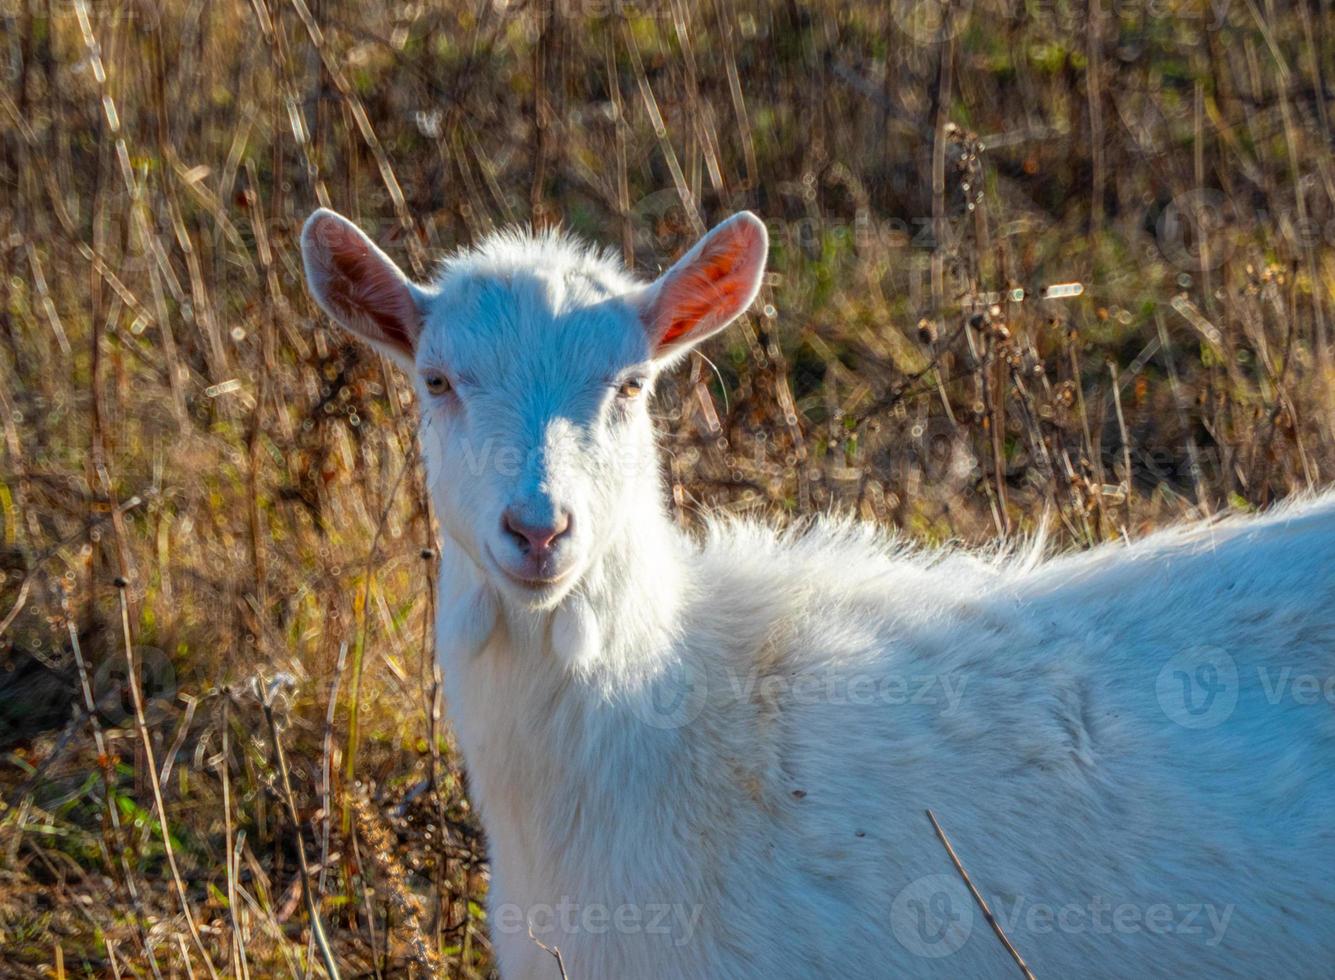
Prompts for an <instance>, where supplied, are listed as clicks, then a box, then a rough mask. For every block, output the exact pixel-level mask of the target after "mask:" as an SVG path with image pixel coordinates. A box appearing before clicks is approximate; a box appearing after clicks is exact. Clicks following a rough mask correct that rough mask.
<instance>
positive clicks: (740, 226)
mask: <svg viewBox="0 0 1335 980" xmlns="http://www.w3.org/2000/svg"><path fill="white" fill-rule="evenodd" d="M768 251H769V235H768V233H767V232H766V231H765V225H764V223H763V222H762V221H761V220H760V219H759V218H757V217H756V216H755V215H754V214H752V213H751V212H750V211H740V212H738V213H737V214H734V215H733V216H732V217H731V218H729V219H728V220H727V221H724V222H723V223H722V224H720V225H718V226H717V227H716V228H714V230H713V231H711V232H709V234H707V235H705V237H704V238H702V239H700V241H698V242H696V243H695V246H694V247H693V248H692V249H691V250H690V251H689V252H687V253H686V254H685V255H683V256H682V257H681V258H680V259H678V260H677V262H676V264H675V265H673V266H672V268H670V269H668V271H667V272H665V273H663V275H662V276H660V277H659V278H658V279H657V280H656V281H655V282H654V283H652V284H651V285H649V286H648V287H647V288H646V289H645V292H644V293H643V294H642V295H641V296H640V298H639V301H638V304H637V305H638V309H639V314H640V320H641V322H643V324H644V329H645V331H646V332H647V333H648V334H649V343H650V346H651V347H652V348H653V350H654V356H655V357H670V356H672V355H673V354H676V353H679V352H681V351H684V350H686V349H687V348H689V347H691V346H693V345H695V344H698V343H699V342H700V341H702V340H704V339H705V338H706V337H708V336H710V335H711V334H714V333H717V332H718V331H720V330H722V329H723V328H724V327H726V326H727V325H728V324H729V323H731V322H732V321H733V320H735V319H737V317H739V316H740V315H741V314H742V313H744V312H745V311H746V308H747V307H748V306H750V305H751V301H752V300H754V299H755V298H756V293H758V292H759V291H760V280H761V277H762V276H763V275H764V272H765V256H766V254H767V252H768Z"/></svg>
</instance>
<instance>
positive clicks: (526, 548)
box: [501, 509, 570, 554]
mask: <svg viewBox="0 0 1335 980" xmlns="http://www.w3.org/2000/svg"><path fill="white" fill-rule="evenodd" d="M501 524H502V526H503V527H504V528H505V531H506V533H507V534H509V535H510V536H511V537H512V538H514V539H515V541H517V542H518V543H519V548H520V550H521V551H523V552H524V553H525V554H542V553H543V552H545V551H548V550H549V549H550V548H551V546H552V545H553V544H554V543H555V542H556V540H557V539H558V538H560V537H561V536H562V535H563V534H566V533H568V532H569V531H570V515H569V514H567V513H566V512H565V511H558V512H557V514H556V515H555V518H554V519H553V520H552V522H550V523H547V522H543V523H540V524H530V523H528V522H526V521H525V520H524V519H523V518H521V517H520V516H519V514H518V513H516V512H515V511H514V510H512V509H511V510H506V512H505V514H504V516H503V517H502V518H501Z"/></svg>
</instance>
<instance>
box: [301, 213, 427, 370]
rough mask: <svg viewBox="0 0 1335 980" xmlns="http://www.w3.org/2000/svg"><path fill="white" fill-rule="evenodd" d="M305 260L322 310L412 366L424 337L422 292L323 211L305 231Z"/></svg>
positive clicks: (354, 230) (352, 229) (346, 224)
mask: <svg viewBox="0 0 1335 980" xmlns="http://www.w3.org/2000/svg"><path fill="white" fill-rule="evenodd" d="M301 260H302V263H303V264H304V265H305V266H306V286H307V288H308V289H310V292H311V295H312V296H313V297H314V298H315V301H316V302H317V303H319V304H320V308H321V309H323V310H324V311H325V312H326V313H328V314H329V315H330V316H331V317H333V318H334V320H335V321H336V322H337V323H338V324H339V325H340V326H342V327H343V328H344V329H346V330H348V331H349V332H350V333H353V334H355V335H356V336H358V337H360V338H361V339H362V340H365V341H366V342H367V343H369V344H371V345H372V346H374V347H376V348H377V349H379V350H382V351H384V352H385V353H386V354H389V355H390V356H391V357H393V358H394V359H395V360H396V361H398V362H399V363H400V364H401V365H404V366H411V365H412V363H413V352H414V350H415V349H416V347H417V338H418V336H419V335H420V334H421V332H422V307H423V295H422V292H421V290H419V289H418V288H417V287H416V286H414V285H413V284H412V283H410V282H409V281H408V279H407V277H406V276H404V274H403V273H402V272H400V271H399V267H398V266H396V265H395V264H394V262H393V260H392V259H390V258H389V256H387V255H386V254H385V253H384V252H382V251H380V249H378V248H376V246H375V243H374V242H372V241H371V239H369V238H367V237H366V235H365V234H364V233H363V232H362V230H361V229H360V228H358V227H357V226H356V225H354V224H353V223H352V222H351V221H349V220H348V219H347V218H344V217H343V216H342V215H340V214H336V213H334V212H333V211H329V210H327V209H325V208H320V209H319V210H318V211H316V212H315V213H314V214H312V215H311V216H310V217H309V218H307V219H306V226H305V227H304V228H303V229H302V230H301Z"/></svg>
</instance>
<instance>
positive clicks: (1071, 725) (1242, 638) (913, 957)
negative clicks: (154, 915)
mask: <svg viewBox="0 0 1335 980" xmlns="http://www.w3.org/2000/svg"><path fill="white" fill-rule="evenodd" d="M671 274H672V273H669V275H671ZM421 295H422V296H424V297H426V299H425V301H424V304H425V305H424V308H425V310H426V312H425V314H424V325H423V332H422V337H421V341H420V343H419V346H418V348H417V351H416V364H417V366H418V368H419V370H422V371H426V370H435V369H443V370H448V371H450V372H451V373H452V375H453V377H455V378H456V379H458V384H457V387H458V391H457V393H456V395H453V396H450V398H448V399H446V400H444V401H441V400H432V399H431V398H430V397H429V396H428V395H427V394H426V392H425V391H423V392H422V398H423V405H424V407H423V419H422V433H421V437H422V445H423V449H424V452H425V456H426V459H427V462H428V471H429V475H430V480H431V487H432V492H433V494H434V499H435V502H436V504H437V507H438V511H439V514H440V518H441V524H442V529H443V531H444V537H445V541H444V546H443V548H442V560H441V572H442V574H441V576H440V593H441V594H440V603H439V608H440V618H439V623H438V640H439V649H440V654H441V659H442V665H443V669H444V674H445V678H446V683H447V694H448V700H449V712H450V717H451V718H452V720H453V724H454V727H455V730H456V732H457V735H458V739H459V744H460V746H461V748H462V751H463V755H464V759H465V761H466V764H467V767H468V772H469V776H470V785H471V792H472V796H473V798H474V800H475V801H476V803H477V805H478V807H479V810H480V813H481V816H482V820H483V822H484V825H485V827H486V830H487V834H488V837H489V841H490V851H491V860H492V880H491V890H490V896H489V901H488V904H489V908H490V925H491V938H492V942H493V944H494V946H495V948H496V952H497V955H498V958H499V962H500V967H501V973H502V976H503V977H504V978H505V980H527V978H554V977H557V976H558V971H557V966H556V962H555V960H554V959H553V958H552V956H551V955H550V954H549V953H547V952H546V951H544V950H543V949H541V948H539V947H538V945H537V944H535V943H534V942H533V941H532V940H531V939H530V938H529V928H530V927H532V928H533V929H534V932H535V934H536V935H537V937H538V938H539V939H541V940H542V941H543V942H544V943H546V944H547V945H549V946H554V947H557V948H559V949H560V951H561V953H562V956H563V959H564V961H565V964H566V967H567V970H568V972H569V975H570V976H571V977H572V978H578V980H640V978H643V980H672V978H682V980H685V978H698V980H731V978H757V980H760V978H765V980H768V978H781V977H794V978H808V977H825V976H828V977H841V978H859V977H868V978H870V977H898V976H939V977H949V978H960V977H966V978H972V977H1011V976H1016V975H1018V971H1017V969H1016V968H1015V966H1014V964H1013V963H1012V962H1011V960H1010V959H1009V957H1008V956H1007V954H1006V953H1005V951H1004V950H1003V948H1002V947H1001V945H1000V944H999V943H998V942H997V940H996V938H995V937H994V935H993V934H992V931H991V929H990V928H989V927H988V925H987V924H986V923H985V922H984V921H983V919H982V916H981V913H980V912H979V911H978V909H977V908H976V907H975V906H974V905H973V903H972V900H971V899H970V897H969V895H968V893H967V892H966V891H964V890H963V887H962V884H961V882H960V879H959V876H958V875H957V874H956V872H955V870H954V869H953V867H952V866H951V864H950V862H949V860H948V858H947V855H946V853H945V851H944V849H943V848H942V846H941V844H940V843H939V842H938V841H937V839H936V837H935V835H934V833H933V831H932V827H931V825H930V823H929V822H928V819H927V816H926V811H927V810H928V809H929V808H930V809H931V810H932V811H933V812H934V813H935V815H936V816H937V818H938V819H939V820H940V822H941V824H942V826H943V828H944V829H945V831H946V833H947V834H948V835H949V836H950V838H951V840H952V842H953V844H954V846H955V848H956V850H957V851H958V853H959V856H960V859H961V861H962V862H963V863H964V866H965V867H966V868H967V870H968V871H969V873H970V875H971V876H972V879H973V881H974V883H975V884H976V885H977V886H978V888H979V890H980V891H981V893H982V895H983V897H984V898H985V899H986V900H987V901H988V902H989V904H990V905H991V908H992V911H993V913H994V914H996V915H997V917H998V919H999V920H1000V921H1001V923H1002V925H1003V927H1005V928H1006V931H1007V933H1008V935H1009V936H1010V938H1011V939H1012V940H1013V941H1014V943H1015V945H1016V946H1017V947H1018V948H1019V950H1020V952H1021V953H1022V954H1023V956H1024V957H1025V959H1026V960H1027V962H1028V963H1029V965H1030V966H1031V968H1032V969H1033V970H1034V971H1035V973H1036V974H1037V975H1038V976H1039V977H1046V978H1066V977H1081V978H1089V977H1119V978H1120V977H1150V976H1162V977H1185V976H1202V977H1252V976H1258V975H1267V976H1277V977H1278V976H1283V977H1315V976H1320V975H1326V974H1328V972H1329V970H1330V969H1331V964H1332V963H1335V775H1333V774H1335V706H1332V703H1331V701H1330V698H1332V697H1335V683H1332V681H1331V679H1332V677H1335V575H1333V574H1332V572H1331V564H1330V560H1331V559H1330V556H1331V555H1332V554H1335V497H1332V496H1327V497H1324V498H1321V499H1317V500H1311V501H1307V502H1303V503H1299V504H1296V505H1291V506H1288V507H1286V508H1283V509H1280V510H1278V511H1275V512H1273V513H1270V514H1268V515H1265V516H1262V517H1259V518H1251V519H1236V520H1230V521H1226V522H1222V523H1215V524H1211V525H1202V526H1197V527H1190V528H1182V529H1175V530H1169V531H1165V532H1161V533H1158V534H1155V535H1153V536H1151V537H1149V538H1148V539H1146V540H1143V541H1140V542H1138V543H1136V544H1133V545H1131V546H1129V547H1127V546H1122V545H1110V546H1105V547H1102V548H1099V549H1096V550H1094V551H1091V552H1087V553H1084V554H1074V555H1067V556H1063V557H1059V558H1055V559H1052V560H1044V561H1040V560H1036V559H1035V558H1034V557H1033V556H1028V557H1026V556H1000V557H996V556H993V557H990V558H989V557H985V556H977V555H970V554H966V553H961V552H956V551H938V552H922V551H917V550H913V549H911V548H909V547H907V546H905V545H903V544H902V543H899V542H897V541H896V540H895V539H893V538H891V537H888V536H887V535H885V534H883V533H882V532H880V531H878V530H875V529H873V528H871V527H868V526H865V525H858V524H853V523H848V522H842V521H836V520H814V521H812V522H811V523H810V524H809V526H807V527H805V528H804V529H802V530H798V531H791V532H787V533H783V534H779V533H776V532H774V531H773V530H771V529H768V528H766V527H764V526H762V525H759V524H754V523H747V522H729V521H713V522H711V523H710V524H709V526H708V528H707V531H706V533H705V535H704V536H703V538H696V537H693V536H690V535H687V534H685V533H683V532H681V531H679V530H678V529H677V528H676V527H675V526H674V525H673V524H672V522H671V520H670V519H669V516H668V513H667V511H666V509H665V505H664V492H663V486H662V484H661V480H660V476H659V473H658V469H657V465H656V462H655V460H654V455H653V438H652V431H651V423H650V418H649V415H648V413H647V410H646V407H645V404H644V402H645V401H646V400H647V398H648V393H647V392H646V394H645V395H644V396H642V397H641V398H640V399H639V400H636V401H634V402H632V403H629V404H621V403H620V402H619V401H618V400H617V399H616V398H615V397H614V396H613V395H612V394H611V393H610V389H609V388H608V386H607V379H609V378H610V379H613V380H615V379H616V378H617V377H620V376H621V375H620V374H619V372H623V371H624V370H626V369H628V368H631V367H634V366H635V365H639V364H641V363H648V364H649V367H648V369H647V370H648V373H649V378H650V380H652V374H653V373H654V372H656V371H657V370H658V369H659V368H660V367H661V363H662V362H661V361H655V360H654V357H655V352H654V351H653V350H651V349H650V344H649V342H648V341H646V333H645V330H644V329H643V325H642V324H641V322H640V320H639V319H638V314H637V312H636V311H637V309H638V308H639V307H638V306H637V303H638V302H639V301H640V300H641V299H642V297H643V296H644V293H643V287H642V286H640V285H639V284H637V283H635V282H634V281H632V280H631V279H629V278H628V277H626V276H625V275H624V274H623V273H622V272H620V271H619V270H618V269H617V268H616V266H615V264H614V263H613V262H612V261H611V260H610V259H608V258H605V257H603V256H600V255H598V254H597V253H593V252H590V251H588V250H586V249H583V248H581V247H578V246H575V245H573V244H571V243H570V242H569V241H567V240H565V239H563V238H560V237H557V236H549V237H542V238H536V239H534V238H529V237H526V236H519V235H515V236H511V237H508V238H503V239H493V240H492V241H490V242H488V243H486V244H484V245H483V246H482V247H481V248H480V249H479V250H477V251H476V252H472V253H469V254H467V255H464V256H461V257H459V258H457V259H455V260H452V261H451V262H449V263H448V264H447V265H446V266H445V267H444V268H443V270H442V271H441V273H440V276H439V278H438V280H437V281H436V283H435V285H434V286H433V287H430V288H429V289H425V290H422V291H421ZM465 379H466V380H465ZM508 449H513V450H515V452H514V453H513V457H514V459H511V454H508V453H505V452H504V451H505V450H508ZM502 456H504V457H505V460H506V461H505V462H502V461H501V457H502ZM516 500H518V501H528V502H530V503H533V504H534V506H539V507H541V506H547V505H551V504H553V502H557V503H559V504H560V505H561V506H563V507H565V508H567V509H568V511H569V512H570V513H571V514H572V515H573V524H572V528H573V531H572V540H571V542H570V544H569V547H568V550H567V551H566V552H563V555H564V558H563V560H565V561H567V562H568V563H569V565H570V567H572V568H573V569H575V571H574V573H572V577H571V578H570V579H569V580H567V581H566V582H563V583H562V584H561V585H560V587H554V588H552V589H549V590H546V591H542V592H539V593H530V592H525V591H524V590H522V589H519V588H518V587H517V586H516V585H515V584H514V583H513V582H512V581H510V580H509V579H507V578H506V576H505V575H504V574H503V573H502V564H503V559H504V556H500V557H496V556H493V554H492V552H494V551H497V550H498V549H501V548H502V546H503V543H504V542H503V538H502V537H500V535H501V534H502V532H500V531H499V530H498V524H499V514H500V513H501V510H502V509H503V508H504V507H506V506H507V505H510V504H512V503H514V502H515V501H516ZM1230 664H1231V665H1232V667H1233V669H1234V670H1235V672H1236V678H1235V679H1234V680H1233V681H1232V697H1234V698H1236V704H1235V705H1234V706H1233V707H1232V709H1231V710H1229V711H1225V710H1224V707H1225V706H1226V705H1227V702H1228V700H1229V685H1228V680H1229V678H1228V676H1227V670H1228V666H1229V665H1230ZM1221 667H1222V668H1223V674H1222V675H1221V674H1220V673H1219V669H1220V668H1221ZM1211 668H1214V669H1215V671H1216V673H1215V674H1211V673H1209V670H1210V669H1211ZM1286 671H1287V673H1286ZM1299 678H1303V680H1299ZM1308 679H1314V680H1315V683H1316V684H1317V685H1318V692H1319V693H1318V695H1317V697H1316V700H1315V703H1309V702H1310V701H1311V690H1312V688H1311V685H1310V684H1309V683H1308ZM1216 681H1218V682H1219V683H1222V684H1223V687H1219V688H1217V689H1216V690H1215V692H1214V693H1215V699H1214V700H1213V701H1211V700H1209V693H1210V688H1211V687H1213V686H1216ZM1179 684H1182V685H1185V686H1183V687H1182V689H1181V691H1180V692H1179V688H1178V685H1179ZM1195 685H1199V687H1197V686H1195ZM1320 685H1325V689H1324V691H1320ZM1300 692H1301V693H1300ZM1179 694H1180V695H1181V697H1180V698H1179ZM1196 709H1203V710H1201V711H1200V712H1199V713H1198V714H1193V713H1192V711H1193V710H1196ZM651 926H657V927H661V928H651ZM956 947H957V948H956ZM946 950H948V953H947V955H940V956H937V955H932V954H935V953H940V952H942V951H946Z"/></svg>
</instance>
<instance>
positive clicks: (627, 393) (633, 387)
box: [617, 378, 644, 400]
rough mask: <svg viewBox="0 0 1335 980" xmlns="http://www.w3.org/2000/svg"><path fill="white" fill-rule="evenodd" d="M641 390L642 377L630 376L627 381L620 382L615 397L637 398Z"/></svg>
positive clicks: (642, 384) (642, 389) (642, 386)
mask: <svg viewBox="0 0 1335 980" xmlns="http://www.w3.org/2000/svg"><path fill="white" fill-rule="evenodd" d="M642 391H644V379H643V378H631V379H630V380H628V381H623V382H621V386H620V387H619V388H617V397H618V398H625V399H627V400H629V399H632V398H638V397H639V396H640V392H642Z"/></svg>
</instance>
